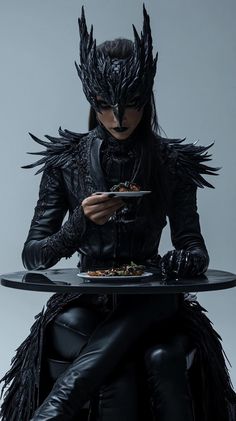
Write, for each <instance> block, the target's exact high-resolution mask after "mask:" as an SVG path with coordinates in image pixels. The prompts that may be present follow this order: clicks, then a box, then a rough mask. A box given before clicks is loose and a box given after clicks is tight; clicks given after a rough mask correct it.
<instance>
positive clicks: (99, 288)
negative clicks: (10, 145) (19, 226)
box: [1, 269, 236, 294]
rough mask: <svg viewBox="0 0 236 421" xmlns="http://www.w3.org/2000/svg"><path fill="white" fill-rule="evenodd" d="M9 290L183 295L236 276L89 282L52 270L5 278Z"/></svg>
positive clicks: (75, 273) (217, 273) (212, 273)
mask: <svg viewBox="0 0 236 421" xmlns="http://www.w3.org/2000/svg"><path fill="white" fill-rule="evenodd" d="M1 284H2V285H3V286H5V287H10V288H16V289H23V290H29V291H45V292H57V293H64V292H76V293H78V292H81V293H86V294H94V293H113V294H115V293H117V294H169V293H179V292H199V291H214V290H220V289H227V288H233V287H234V286H236V275H235V274H233V273H230V272H225V271H221V270H213V269H209V270H208V271H207V272H206V273H205V275H204V276H201V277H197V278H188V279H172V280H166V281H164V280H163V279H162V278H161V276H160V274H158V273H153V274H152V276H149V277H145V278H136V279H132V278H130V279H128V278H127V277H126V278H119V280H116V279H112V277H110V278H109V279H108V280H107V279H106V280H103V281H101V280H99V279H96V282H94V281H90V282H89V281H88V280H86V279H84V278H81V277H80V276H79V270H78V269H48V270H45V271H21V272H13V273H7V274H3V275H1Z"/></svg>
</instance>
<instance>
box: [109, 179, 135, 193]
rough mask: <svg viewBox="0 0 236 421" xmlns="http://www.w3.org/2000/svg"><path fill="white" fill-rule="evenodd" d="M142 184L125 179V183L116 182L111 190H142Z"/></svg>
mask: <svg viewBox="0 0 236 421" xmlns="http://www.w3.org/2000/svg"><path fill="white" fill-rule="evenodd" d="M140 190H141V189H140V186H139V185H138V184H136V183H131V182H130V181H125V182H124V183H119V184H116V185H115V186H113V187H112V188H111V191H117V192H123V191H140Z"/></svg>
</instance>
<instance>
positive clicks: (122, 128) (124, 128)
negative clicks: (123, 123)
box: [113, 127, 128, 133]
mask: <svg viewBox="0 0 236 421" xmlns="http://www.w3.org/2000/svg"><path fill="white" fill-rule="evenodd" d="M113 130H115V131H116V132H118V133H121V132H126V130H128V127H115V128H114V129H113Z"/></svg>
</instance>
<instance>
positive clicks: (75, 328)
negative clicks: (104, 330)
mask: <svg viewBox="0 0 236 421" xmlns="http://www.w3.org/2000/svg"><path fill="white" fill-rule="evenodd" d="M100 320H101V318H100V315H99V313H98V312H95V311H94V310H90V309H88V308H85V307H78V306H73V307H70V308H67V309H65V310H64V311H63V312H61V313H60V314H58V315H57V316H56V318H55V319H54V320H53V322H51V323H50V325H49V326H48V328H47V343H48V348H49V350H50V354H51V356H54V357H57V358H61V359H63V360H66V361H73V360H74V359H75V358H76V357H77V356H78V354H79V353H80V351H81V349H82V348H83V346H84V345H85V344H86V343H87V341H88V339H89V337H90V335H91V334H92V332H93V331H94V330H95V329H96V327H97V325H98V324H99V322H100Z"/></svg>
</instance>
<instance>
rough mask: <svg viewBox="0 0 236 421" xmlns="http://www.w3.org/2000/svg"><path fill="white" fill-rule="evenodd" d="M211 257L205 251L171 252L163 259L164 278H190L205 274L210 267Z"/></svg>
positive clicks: (198, 249)
mask: <svg viewBox="0 0 236 421" xmlns="http://www.w3.org/2000/svg"><path fill="white" fill-rule="evenodd" d="M208 264H209V257H208V254H207V252H206V251H205V250H201V249H200V248H196V249H193V250H190V251H188V250H171V251H168V252H167V253H166V254H165V255H164V256H163V257H162V259H161V271H162V275H163V277H167V278H173V277H180V278H184V277H188V276H192V277H195V276H199V275H201V274H203V273H204V272H205V271H206V270H207V267H208Z"/></svg>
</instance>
